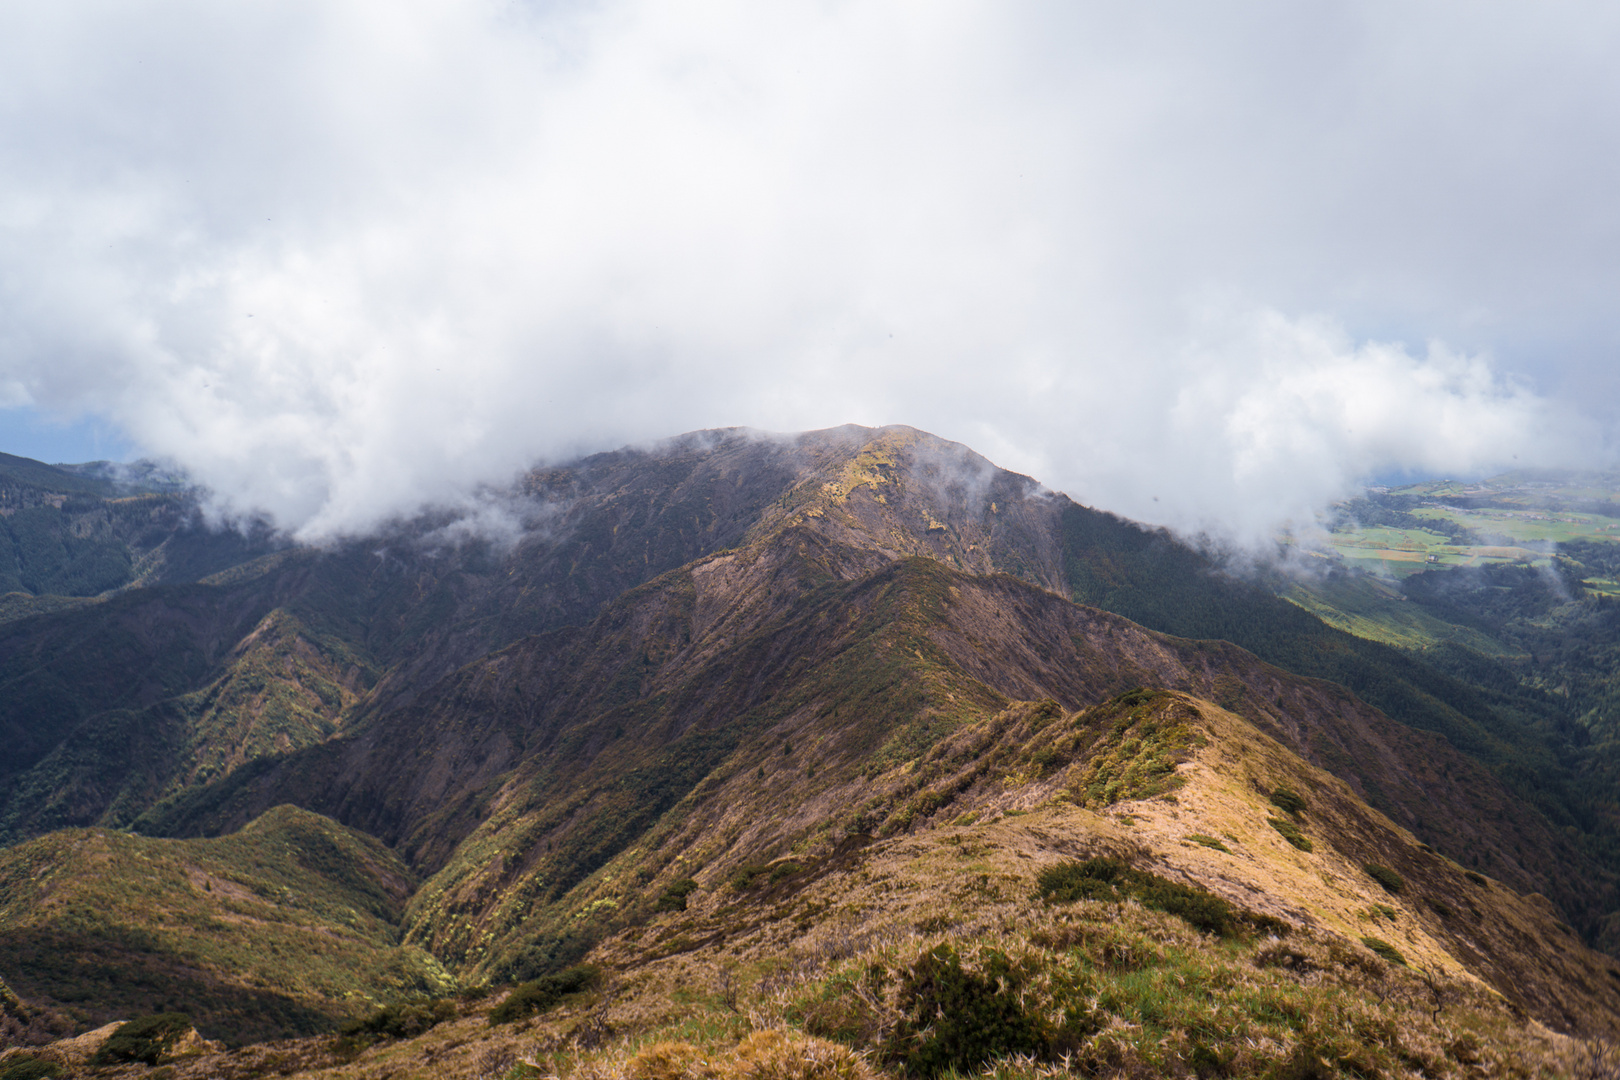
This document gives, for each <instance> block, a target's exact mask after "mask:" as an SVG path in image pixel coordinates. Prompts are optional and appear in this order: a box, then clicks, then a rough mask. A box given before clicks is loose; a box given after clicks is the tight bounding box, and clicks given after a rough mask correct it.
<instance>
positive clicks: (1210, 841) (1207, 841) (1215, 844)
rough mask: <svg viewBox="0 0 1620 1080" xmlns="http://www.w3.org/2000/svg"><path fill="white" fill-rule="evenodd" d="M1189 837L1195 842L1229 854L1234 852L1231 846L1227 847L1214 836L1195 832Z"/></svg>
mask: <svg viewBox="0 0 1620 1080" xmlns="http://www.w3.org/2000/svg"><path fill="white" fill-rule="evenodd" d="M1187 839H1189V840H1191V841H1192V842H1193V843H1195V844H1201V845H1202V846H1204V847H1207V848H1209V849H1211V850H1213V851H1224V852H1226V853H1227V854H1228V855H1230V854H1232V849H1231V848H1229V847H1227V846H1226V845H1225V844H1223V843H1221V842H1220V841H1219V840H1217V839H1215V838H1214V837H1213V836H1205V835H1204V834H1203V833H1193V834H1192V835H1191V836H1189V837H1187Z"/></svg>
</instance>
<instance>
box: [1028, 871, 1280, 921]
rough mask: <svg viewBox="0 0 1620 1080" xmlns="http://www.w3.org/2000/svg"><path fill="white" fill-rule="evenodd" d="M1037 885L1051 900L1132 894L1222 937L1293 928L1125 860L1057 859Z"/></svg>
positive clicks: (1147, 905) (1117, 896) (1119, 896)
mask: <svg viewBox="0 0 1620 1080" xmlns="http://www.w3.org/2000/svg"><path fill="white" fill-rule="evenodd" d="M1035 885H1036V891H1037V893H1038V895H1039V896H1040V897H1041V899H1043V900H1047V901H1049V902H1051V903H1059V904H1063V903H1074V902H1075V901H1078V900H1105V901H1109V900H1124V899H1126V898H1132V899H1135V900H1136V901H1137V902H1138V903H1140V904H1141V905H1142V906H1143V907H1148V908H1152V909H1153V910H1155V911H1163V912H1165V913H1166V914H1170V915H1178V916H1180V917H1181V918H1183V919H1185V920H1187V922H1188V923H1189V924H1191V925H1192V926H1194V927H1196V928H1197V929H1199V930H1202V931H1204V932H1206V933H1210V934H1215V935H1216V936H1218V937H1234V936H1237V935H1240V934H1243V933H1246V932H1249V931H1253V930H1260V931H1266V932H1270V933H1286V932H1287V930H1288V924H1287V923H1285V922H1282V921H1281V920H1279V919H1274V918H1272V917H1271V916H1269V915H1257V914H1255V913H1254V912H1249V911H1244V910H1243V909H1242V908H1239V907H1237V906H1236V905H1234V904H1232V903H1230V902H1229V901H1226V900H1223V899H1221V898H1220V897H1218V896H1216V895H1215V894H1214V893H1212V892H1210V891H1209V890H1207V889H1200V888H1198V887H1197V886H1195V885H1183V884H1180V883H1179V882H1175V881H1170V880H1169V879H1167V878H1162V877H1160V876H1159V875H1157V874H1150V873H1148V872H1147V871H1145V870H1137V869H1135V868H1134V867H1132V866H1131V865H1130V864H1129V863H1127V862H1125V860H1123V859H1109V858H1100V859H1086V860H1084V861H1082V862H1065V863H1058V864H1057V865H1056V866H1049V867H1047V868H1046V869H1045V870H1043V871H1041V873H1040V876H1039V877H1037V878H1036V882H1035Z"/></svg>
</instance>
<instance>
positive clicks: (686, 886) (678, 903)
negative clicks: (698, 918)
mask: <svg viewBox="0 0 1620 1080" xmlns="http://www.w3.org/2000/svg"><path fill="white" fill-rule="evenodd" d="M697 887H698V883H697V882H695V881H693V880H692V879H691V878H681V880H679V881H677V882H674V883H672V884H671V885H670V887H669V888H667V889H665V890H664V891H663V892H662V893H660V894H659V896H658V899H657V901H656V902H654V904H653V910H654V911H685V910H686V898H687V897H688V896H690V895H692V893H694V892H696V891H697Z"/></svg>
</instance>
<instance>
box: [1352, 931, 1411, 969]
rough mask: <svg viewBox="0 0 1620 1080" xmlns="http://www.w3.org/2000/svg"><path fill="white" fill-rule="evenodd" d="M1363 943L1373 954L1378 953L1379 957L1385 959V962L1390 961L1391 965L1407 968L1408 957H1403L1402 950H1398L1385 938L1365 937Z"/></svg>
mask: <svg viewBox="0 0 1620 1080" xmlns="http://www.w3.org/2000/svg"><path fill="white" fill-rule="evenodd" d="M1361 943H1362V944H1363V945H1365V946H1367V948H1369V949H1371V950H1372V951H1373V952H1375V953H1377V954H1378V955H1379V956H1381V957H1383V958H1384V959H1385V960H1388V961H1389V962H1390V963H1392V964H1399V965H1401V966H1402V967H1406V957H1404V956H1402V955H1401V950H1399V949H1397V948H1396V947H1395V946H1393V945H1391V944H1390V943H1389V942H1387V941H1385V940H1384V939H1383V938H1375V937H1363V938H1362V939H1361Z"/></svg>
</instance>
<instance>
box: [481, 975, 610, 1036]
mask: <svg viewBox="0 0 1620 1080" xmlns="http://www.w3.org/2000/svg"><path fill="white" fill-rule="evenodd" d="M598 975H599V972H598V971H597V969H596V968H594V967H592V966H591V965H589V964H578V965H575V966H574V967H571V968H568V969H567V970H566V971H559V972H558V973H557V974H555V975H545V976H542V977H541V978H538V979H535V980H534V981H533V982H526V983H524V984H523V985H522V986H520V987H518V988H517V989H516V990H513V991H512V992H511V993H510V994H508V995H507V997H506V1000H505V1001H503V1002H501V1003H500V1004H499V1005H497V1006H495V1008H493V1009H491V1010H490V1013H489V1025H490V1027H494V1026H495V1025H497V1024H510V1023H512V1022H513V1021H515V1020H522V1019H524V1018H526V1017H530V1016H534V1015H536V1014H538V1013H543V1012H546V1011H547V1010H549V1009H551V1008H552V1007H553V1006H555V1005H556V1004H557V1003H558V1002H559V1001H561V1000H562V999H563V998H565V997H567V996H568V995H569V994H577V993H579V992H581V991H583V990H587V989H589V988H590V987H591V985H592V984H593V983H595V982H596V980H597V977H598Z"/></svg>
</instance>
